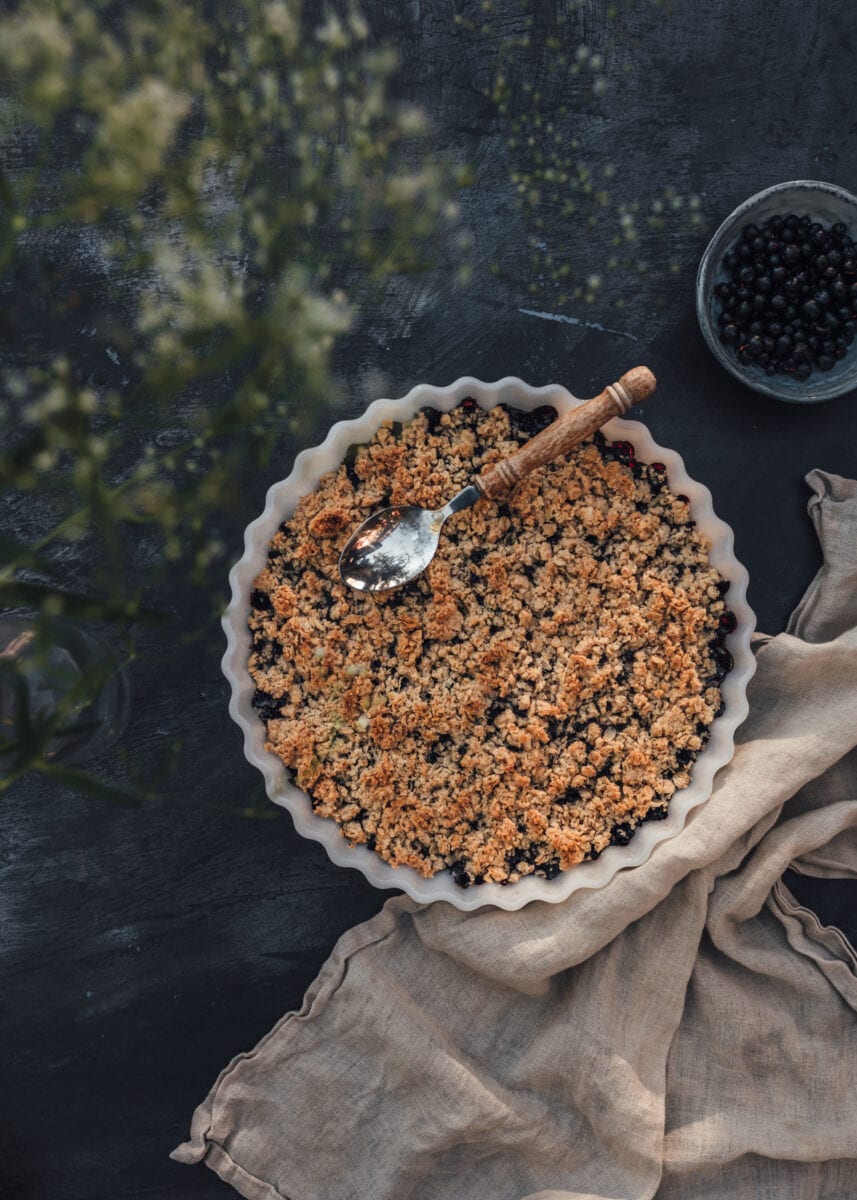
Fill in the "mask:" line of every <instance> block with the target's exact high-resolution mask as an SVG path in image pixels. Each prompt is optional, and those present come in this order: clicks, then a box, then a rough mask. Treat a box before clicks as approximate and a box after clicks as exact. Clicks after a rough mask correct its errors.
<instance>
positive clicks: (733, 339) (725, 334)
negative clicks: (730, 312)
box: [720, 323, 738, 346]
mask: <svg viewBox="0 0 857 1200" xmlns="http://www.w3.org/2000/svg"><path fill="white" fill-rule="evenodd" d="M720 340H721V342H725V343H726V345H727V346H734V345H736V344H737V342H738V330H737V328H736V327H735V326H734V325H733V324H731V323H730V324H729V325H724V326H723V328H722V329H721V330H720Z"/></svg>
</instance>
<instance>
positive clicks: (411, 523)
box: [339, 487, 481, 592]
mask: <svg viewBox="0 0 857 1200" xmlns="http://www.w3.org/2000/svg"><path fill="white" fill-rule="evenodd" d="M480 495H481V493H480V492H479V491H478V490H477V488H475V487H466V488H464V490H463V491H461V492H459V493H458V495H457V496H455V497H453V499H452V500H450V502H449V503H448V504H445V505H444V506H443V508H437V509H431V508H420V507H419V506H418V505H416V504H392V505H389V506H388V507H387V508H379V509H378V511H377V512H374V513H373V514H372V516H371V517H368V518H367V519H366V520H365V521H364V522H363V524H362V525H360V526H359V528H358V529H357V530H355V532H354V533H353V534H352V535H351V537H350V538H349V539H348V542H347V543H346V544H345V547H344V549H343V551H342V553H341V554H340V556H339V573H340V575H341V576H342V578H343V580H344V581H345V583H347V584H348V586H349V587H352V588H354V589H355V591H358V592H385V591H388V590H389V589H391V588H397V587H402V585H403V584H405V583H410V582H411V580H412V579H416V578H417V576H418V575H421V574H422V573H423V571H424V570H425V569H426V567H427V566H428V565H429V563H430V562H431V560H432V559H433V558H434V555H435V551H436V550H437V547H438V543H439V541H440V531H441V529H442V528H443V523H444V521H445V520H446V518H447V517H449V516H452V514H453V513H455V512H459V511H460V509H462V508H467V507H468V506H469V505H471V504H474V503H475V502H476V501H477V500H478V499H479V497H480Z"/></svg>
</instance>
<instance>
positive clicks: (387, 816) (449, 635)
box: [249, 401, 731, 886]
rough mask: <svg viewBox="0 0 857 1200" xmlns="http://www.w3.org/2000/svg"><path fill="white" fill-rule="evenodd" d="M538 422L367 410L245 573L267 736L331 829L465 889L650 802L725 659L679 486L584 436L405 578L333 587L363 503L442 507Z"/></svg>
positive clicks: (701, 546) (451, 532)
mask: <svg viewBox="0 0 857 1200" xmlns="http://www.w3.org/2000/svg"><path fill="white" fill-rule="evenodd" d="M554 416H555V413H554V411H553V410H552V409H548V410H537V412H536V413H534V414H528V413H522V412H518V411H516V410H514V409H511V410H510V409H507V408H506V407H505V406H500V407H497V408H494V409H492V410H491V411H490V412H484V411H483V410H482V409H480V408H479V407H478V406H476V405H474V404H473V402H472V401H470V402H467V401H465V403H464V405H463V406H459V408H457V409H456V410H455V411H454V412H452V413H449V414H445V415H441V414H439V413H438V412H436V411H434V410H423V412H421V413H420V414H419V415H418V416H417V417H415V418H414V420H412V421H410V422H408V423H407V424H406V425H405V426H404V427H402V426H400V425H394V424H393V423H392V422H387V423H386V424H385V425H384V426H382V428H381V429H380V430H379V432H378V433H377V434H376V435H375V436H374V437H373V438H372V440H371V441H370V442H369V443H368V444H367V445H365V446H361V447H359V448H356V449H354V448H353V450H352V454H351V455H350V456H349V459H348V460H347V461H346V463H344V464H343V465H342V466H340V467H339V468H338V469H337V470H336V471H331V472H329V473H328V474H327V475H325V476H324V477H323V478H322V480H321V481H320V483H319V485H318V487H317V488H316V490H315V491H314V492H313V493H312V494H311V495H308V496H305V497H304V498H303V499H302V500H301V502H300V504H299V505H298V508H297V511H296V512H295V514H294V515H293V516H292V517H291V518H290V519H289V520H288V521H286V522H284V523H283V524H282V525H281V526H280V529H279V531H278V532H277V534H276V535H275V536H274V538H273V541H272V542H271V545H270V548H269V554H268V565H267V567H266V569H265V570H264V571H262V573H261V574H260V575H259V576H258V578H257V579H256V580H255V585H254V586H255V591H254V592H253V596H252V609H251V613H250V618H249V624H250V629H251V630H252V635H253V650H252V653H251V655H250V662H249V666H250V673H251V675H252V677H253V680H254V682H255V684H256V688H257V691H256V695H255V697H254V701H253V703H254V705H255V706H256V708H257V709H258V711H259V714H260V716H261V717H262V719H264V720H265V721H266V723H267V731H268V743H267V745H268V748H269V749H270V750H272V751H273V752H274V753H275V754H277V755H279V757H280V758H281V759H282V760H283V762H284V763H285V764H286V765H287V766H288V767H289V768H291V770H292V772H293V773H294V777H295V782H296V783H297V785H298V786H299V787H301V788H303V790H304V791H306V792H308V793H309V795H310V796H311V799H312V805H313V809H314V810H315V812H316V813H317V814H318V815H319V816H322V817H328V818H331V819H332V820H335V821H337V822H338V823H339V825H340V827H341V831H342V833H343V835H344V837H346V838H347V839H348V841H349V842H350V843H352V844H354V843H365V844H366V845H368V846H369V848H370V849H373V850H375V851H376V852H377V853H378V854H379V855H380V856H381V857H382V858H383V859H385V860H386V861H387V862H389V863H393V864H400V863H403V864H407V865H408V866H411V867H413V868H414V869H415V870H416V871H418V872H419V873H420V874H421V875H433V874H435V873H436V872H438V871H442V870H445V869H451V870H452V873H453V878H454V879H455V881H456V882H457V883H458V884H460V885H461V886H467V885H468V884H469V883H481V882H483V881H487V880H494V881H496V882H499V883H506V882H515V881H517V880H518V879H519V878H521V877H522V876H524V875H529V874H532V873H533V872H535V873H538V874H542V875H547V876H548V878H551V877H553V876H554V875H555V874H556V873H557V872H558V871H560V870H566V869H567V868H569V867H573V866H574V865H575V864H576V863H579V862H582V861H583V860H584V859H588V858H595V857H597V856H598V855H599V854H600V853H601V851H602V850H603V849H604V848H605V847H606V846H608V845H610V844H611V842H613V843H619V844H624V843H625V842H627V841H629V840H630V838H631V836H632V834H633V832H634V829H635V827H636V826H637V825H638V824H639V822H640V821H642V820H646V819H652V818H659V817H663V816H665V815H666V811H667V804H668V802H669V798H670V796H672V794H673V792H674V791H675V790H676V789H677V788H682V787H685V786H686V785H687V783H688V782H689V771H690V767H691V764H692V762H693V759H694V758H695V757H696V754H697V752H698V751H699V750H700V749H701V748H702V746H703V744H704V743H705V741H706V740H707V737H708V726H709V725H710V723H711V721H712V720H713V719H714V717H715V715H716V714H717V712H718V709H719V707H720V704H721V700H720V690H719V683H720V681H721V680H722V678H723V676H724V675H725V673H726V671H727V670H728V669H729V667H730V665H731V660H730V658H729V654H728V651H727V650H726V649H725V647H724V646H723V644H722V637H721V636H720V635H721V634H722V633H723V632H724V631H728V628H729V622H730V614H725V613H724V603H723V599H722V596H723V593H724V591H725V590H726V587H727V586H728V585H727V584H725V583H724V582H723V581H722V580H721V577H720V575H719V574H718V572H717V571H716V570H714V569H713V568H712V567H710V566H709V565H708V561H707V552H708V545H707V543H706V541H705V539H704V538H703V537H702V536H701V535H700V534H699V533H698V532H697V530H696V528H695V527H694V524H693V522H692V521H691V520H690V518H689V510H688V505H687V502H686V500H685V499H684V498H682V497H677V496H674V495H672V494H671V493H670V492H669V491H668V489H667V487H666V480H665V474H664V472H663V468H662V467H660V465H659V464H649V465H647V466H645V465H642V464H636V463H635V462H634V460H633V455H632V451H631V448H630V447H629V446H627V444H623V443H617V444H614V446H609V445H607V444H606V443H605V442H604V439H603V437H601V435H600V434H597V435H596V436H595V438H594V439H592V440H590V441H588V442H586V443H584V444H582V445H581V446H579V447H578V448H577V449H575V450H574V451H573V452H572V454H571V455H570V456H569V457H568V458H567V459H565V460H563V461H560V462H556V463H552V464H550V465H549V466H547V467H545V468H544V469H542V470H540V471H538V472H537V473H536V474H535V475H533V476H531V477H529V478H528V479H526V480H524V481H523V482H522V483H521V484H520V485H519V487H518V488H517V489H516V491H515V492H514V494H513V495H512V496H511V497H510V498H509V499H508V501H507V502H505V503H499V504H498V503H496V502H487V501H480V503H479V504H477V505H476V506H475V507H474V508H470V509H468V510H466V511H465V512H462V513H460V514H458V515H457V516H455V517H453V518H452V519H451V520H450V521H449V522H448V523H447V525H446V526H445V528H444V533H443V536H442V538H441V544H440V549H439V551H438V553H437V556H436V558H435V560H434V561H433V562H432V564H431V565H430V567H429V568H428V570H427V572H426V573H425V575H424V576H423V577H422V578H421V579H419V580H417V581H415V583H413V584H411V585H408V586H407V587H405V588H402V589H400V590H398V591H396V592H390V593H386V594H376V595H371V594H365V593H363V594H360V593H356V592H353V591H351V590H350V589H349V588H348V587H346V586H345V585H344V584H343V583H342V582H341V580H340V578H339V573H338V556H339V552H340V550H341V548H342V546H343V544H344V542H345V541H346V540H347V537H348V536H349V534H350V532H351V531H352V530H353V529H354V527H355V526H356V525H357V524H359V522H360V521H361V520H363V519H364V517H366V516H368V514H369V513H371V512H373V511H374V510H375V509H376V508H378V507H380V506H382V505H384V504H399V503H411V504H420V505H426V506H431V507H437V506H439V505H441V504H443V503H444V502H445V501H446V500H448V499H449V498H450V497H451V496H453V495H454V494H455V492H456V491H458V490H459V489H460V488H462V487H464V486H466V485H467V484H468V483H469V482H470V481H471V479H472V476H473V475H474V473H478V472H479V471H480V470H481V469H482V468H484V467H486V466H488V465H489V464H490V463H492V462H495V461H496V460H497V459H499V458H501V457H503V456H505V455H507V454H509V453H510V452H512V451H513V450H514V449H515V448H516V446H517V445H518V444H520V442H522V441H525V440H526V438H527V437H529V436H531V435H532V433H533V432H535V431H536V430H537V429H538V428H539V427H541V426H542V425H544V424H545V423H546V422H547V420H549V419H552V418H553V417H554Z"/></svg>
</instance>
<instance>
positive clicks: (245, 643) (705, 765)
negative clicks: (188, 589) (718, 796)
mask: <svg viewBox="0 0 857 1200" xmlns="http://www.w3.org/2000/svg"><path fill="white" fill-rule="evenodd" d="M467 397H472V398H473V399H475V400H476V401H477V402H478V403H479V405H480V406H481V407H482V408H484V409H490V408H493V407H494V406H495V405H496V404H509V405H512V406H513V407H515V408H519V409H524V410H527V411H529V410H532V409H534V408H538V407H539V406H541V405H552V406H553V407H554V408H555V409H556V410H557V412H558V413H559V414H562V413H564V412H566V411H568V409H570V408H572V407H574V406H576V405H578V404H581V403H582V401H581V400H579V399H577V398H576V397H574V396H572V395H571V393H570V392H568V391H567V390H566V389H565V388H562V387H559V386H558V385H554V384H551V385H548V386H546V387H539V388H536V387H531V386H530V385H529V384H526V383H524V382H523V380H520V379H516V378H514V377H506V378H505V379H501V380H499V381H498V382H496V383H483V382H481V381H480V380H478V379H473V378H471V377H469V376H465V377H463V378H461V379H457V380H456V381H455V383H452V384H450V385H449V386H448V387H433V386H431V385H429V384H419V385H418V386H417V387H415V388H412V389H411V391H410V392H408V394H407V395H406V396H404V397H402V398H401V399H400V400H376V401H375V402H374V403H373V404H371V405H370V406H369V408H368V409H367V410H366V412H365V413H364V414H363V415H362V416H361V417H359V418H357V419H355V420H352V421H340V422H338V423H337V424H335V425H334V426H333V427H332V429H331V430H330V432H329V434H328V435H327V437H326V438H325V440H324V442H322V444H321V445H320V446H315V447H313V448H312V449H308V450H304V451H302V452H301V453H300V454H299V455H298V456H297V458H296V459H295V464H294V469H293V470H292V472H291V474H290V475H289V476H288V478H287V479H284V480H282V481H281V482H280V483H276V484H274V485H273V486H272V487H271V488H269V490H268V494H267V497H266V503H265V509H264V511H263V512H262V514H261V515H260V516H259V517H257V518H256V520H255V521H253V522H251V524H250V525H248V527H247V529H246V530H245V534H244V554H243V555H242V557H241V559H240V560H239V561H238V562H237V563H236V564H235V566H234V567H233V568H232V570H231V572H230V575H229V580H230V584H231V591H232V598H231V601H230V604H229V606H228V608H227V610H226V612H225V613H224V616H223V628H224V630H225V633H226V640H227V648H226V653H225V654H224V656H223V663H222V665H223V671H224V674H225V675H226V678H227V679H228V680H229V684H230V687H231V690H232V695H231V699H230V703H229V712H230V714H231V716H232V718H233V719H234V720H235V722H236V723H237V724H238V725H239V727H240V728H241V730H242V734H243V738H244V754H245V756H246V757H247V759H248V760H249V761H250V762H251V763H253V765H254V766H256V767H258V768H259V770H260V771H261V772H262V775H263V777H264V779H265V787H266V790H267V793H268V796H269V797H270V799H271V800H272V801H273V802H274V803H275V804H278V805H280V806H282V807H284V808H287V809H288V810H289V812H290V813H291V816H292V819H293V821H294V823H295V828H296V829H297V831H298V833H300V834H302V835H303V836H304V837H308V838H312V839H313V840H314V841H317V842H320V843H321V844H322V846H323V847H324V848H325V850H326V852H327V854H328V855H329V857H330V858H331V859H332V860H333V862H335V863H337V864H338V865H340V866H344V867H353V868H355V869H356V870H359V871H362V872H363V874H364V875H365V876H366V878H367V879H368V880H369V882H370V883H372V884H374V885H375V886H376V887H379V888H398V889H401V890H402V891H404V892H406V893H407V894H408V895H409V896H411V897H413V898H414V899H415V900H418V901H421V902H424V903H428V902H431V901H436V900H445V901H447V902H449V903H450V904H453V905H454V906H455V907H456V908H459V909H463V910H473V909H477V908H481V907H483V906H485V905H494V906H496V907H498V908H503V909H507V910H514V909H519V908H522V907H523V906H524V905H525V904H529V903H531V902H532V901H534V900H542V901H546V902H548V903H558V902H560V901H561V900H565V899H566V898H567V897H568V896H570V895H571V894H572V893H573V892H575V891H577V890H578V889H579V888H601V887H605V886H606V885H607V884H609V882H610V881H611V879H613V878H614V876H615V875H616V873H617V872H618V871H621V870H625V869H627V868H630V867H635V866H639V865H640V864H641V863H643V862H645V861H646V860H647V859H648V858H649V857H650V856H651V854H652V852H653V851H654V849H655V847H656V846H657V845H658V844H659V843H661V842H664V841H667V840H668V839H670V838H673V837H675V836H676V835H677V834H679V833H680V832H681V830H682V829H683V827H684V824H685V821H686V820H687V816H688V813H690V811H691V810H692V809H694V808H696V807H697V806H698V805H700V804H703V803H705V801H706V800H707V799H708V798H709V797H710V795H711V792H712V788H713V784H714V776H715V774H716V772H717V771H718V770H719V769H720V768H721V767H723V766H725V765H726V763H728V762H729V761H730V759H731V758H732V754H733V751H734V737H735V731H736V729H737V728H738V726H739V725H740V724H741V722H742V721H743V720H744V718H745V717H746V715H747V711H748V706H747V698H746V692H747V684H748V682H749V680H750V678H751V677H752V675H753V672H754V670H755V659H754V657H753V654H752V651H751V649H750V638H751V635H752V633H753V630H754V628H755V617H754V615H753V612H752V610H751V609H750V607H749V605H748V603H747V584H748V576H747V572H746V570H745V568H744V567H743V566H742V565H741V564H740V563H739V562H738V561H737V559H736V558H735V554H734V549H733V536H732V530H731V529H730V527H729V526H728V525H727V524H725V522H723V521H721V520H720V519H719V518H718V517H717V516H716V515H715V513H714V506H713V503H712V498H711V493H710V492H709V490H708V488H706V487H705V486H704V485H703V484H700V483H697V482H696V481H695V480H693V479H691V478H690V476H689V475H688V474H687V471H686V469H685V466H684V463H683V461H682V459H681V456H680V455H679V454H677V453H676V452H675V451H674V450H669V449H666V448H665V447H663V446H660V445H658V444H657V443H656V442H655V441H654V439H653V438H652V436H651V434H650V433H649V431H648V429H647V428H646V426H645V425H643V424H641V423H640V422H638V421H626V420H622V419H619V418H615V419H613V420H611V421H609V422H608V423H607V424H606V425H604V426H603V430H602V431H603V433H604V435H605V437H607V438H608V439H609V440H622V441H627V442H631V443H632V445H633V446H634V450H635V454H636V457H637V459H638V460H639V461H640V462H662V463H664V465H665V466H666V469H667V481H668V486H669V488H670V490H671V491H673V492H675V493H678V494H681V495H684V496H687V497H688V500H689V506H690V512H691V515H692V517H693V519H694V520H695V521H696V524H697V527H698V529H699V531H700V532H701V533H703V534H704V535H705V536H706V537H707V538H708V540H709V542H710V543H711V551H710V554H709V561H710V562H711V565H712V566H714V567H716V569H717V570H718V571H719V572H720V574H721V575H722V576H723V578H724V579H728V580H729V583H730V588H729V592H728V605H729V609H730V610H731V612H733V613H734V615H735V618H736V621H737V625H736V628H735V630H734V631H733V632H732V633H731V634H730V635H729V636H728V638H727V639H726V646H727V648H728V649H729V652H730V653H731V655H732V658H733V661H734V666H733V669H732V670H731V671H730V672H729V674H728V675H727V676H726V678H725V679H724V680H723V682H722V683H721V685H720V691H721V695H722V698H723V701H724V704H725V707H724V711H723V713H722V715H721V716H719V717H717V718H716V719H715V720H714V721H713V723H712V724H711V726H710V738H709V741H708V743H707V744H706V745H705V747H704V748H703V749H702V750H701V751H700V753H699V755H698V757H697V759H696V761H695V763H694V765H693V769H692V773H691V779H690V783H689V785H688V786H687V787H685V788H683V789H681V790H679V791H677V792H675V794H674V795H673V796H672V798H671V800H670V802H669V812H668V816H667V817H666V818H665V819H664V820H662V821H657V822H652V821H649V822H643V823H642V824H641V825H639V826H638V827H637V829H636V831H635V836H634V838H633V839H632V841H630V842H629V843H628V844H627V845H625V846H610V847H608V848H607V849H606V850H604V851H603V853H602V854H601V856H600V857H599V858H598V859H596V860H595V861H590V862H583V863H580V864H578V865H577V866H574V867H572V868H570V869H569V870H566V871H561V872H560V873H559V874H558V875H557V876H556V877H555V878H553V879H545V878H544V877H542V876H535V875H529V876H525V877H524V878H522V879H520V880H519V881H518V882H516V883H510V884H507V885H501V884H498V883H483V884H479V885H475V886H472V887H470V888H467V889H466V890H463V889H461V888H459V887H457V886H456V885H455V884H454V883H453V880H452V875H451V874H450V872H448V871H444V872H441V873H440V874H438V875H435V876H433V877H431V878H429V879H426V878H423V877H422V876H421V875H418V874H417V872H416V871H414V870H413V869H412V868H410V867H404V866H399V867H393V866H390V864H388V863H386V862H385V861H384V860H383V859H382V858H380V857H379V856H378V855H377V854H376V853H375V852H374V851H372V850H369V849H367V848H366V847H365V846H362V845H358V846H350V845H349V844H348V842H347V841H346V840H345V838H344V837H343V836H342V834H341V832H340V827H339V825H338V824H337V823H336V822H335V821H333V820H330V819H327V818H324V817H319V816H317V815H316V814H315V813H314V812H313V809H312V805H311V802H310V799H309V796H308V795H307V794H306V793H305V792H303V791H302V790H301V789H299V788H298V787H296V786H295V785H294V783H292V782H291V779H290V772H289V771H288V769H287V768H286V767H285V766H284V764H283V763H282V762H281V760H280V759H279V758H278V757H277V756H276V755H275V754H273V753H272V752H270V751H268V750H266V749H265V742H266V728H265V723H264V721H263V720H262V719H261V718H260V717H259V716H258V715H257V713H256V710H255V709H254V708H253V706H252V699H253V694H254V692H255V684H254V682H253V680H252V678H251V676H250V673H249V670H248V666H247V663H248V659H249V656H250V650H251V637H250V630H249V628H248V625H247V618H248V615H249V612H250V594H251V592H252V590H253V581H254V579H255V578H256V576H257V575H258V574H259V573H260V572H261V571H262V570H263V569H264V567H265V566H266V563H267V551H268V545H269V543H270V541H271V539H272V538H273V536H274V534H275V533H276V532H277V528H278V526H279V525H280V523H281V522H282V521H284V520H287V519H288V518H289V517H290V516H291V515H292V514H293V512H294V510H295V508H296V507H297V504H298V501H299V500H300V498H301V497H302V496H304V495H306V494H307V493H309V492H311V491H313V490H314V489H315V487H316V486H317V485H318V482H319V480H320V479H321V477H322V476H323V475H324V474H326V473H327V472H328V471H331V470H334V469H335V468H337V467H338V466H339V465H340V464H341V463H342V462H343V461H344V459H345V457H346V454H347V452H348V449H349V447H350V446H352V445H354V444H355V443H358V444H359V443H364V442H368V441H369V439H370V438H371V437H372V436H373V435H374V434H375V433H376V432H377V431H378V429H379V428H380V426H381V424H382V422H383V421H386V420H394V421H400V422H402V423H404V422H406V421H408V420H410V419H411V418H412V417H414V416H415V415H416V414H417V412H418V411H419V409H420V408H422V407H424V406H429V407H433V408H437V409H440V410H441V411H444V412H448V411H450V410H451V409H453V408H454V407H455V406H456V405H457V404H459V403H460V402H461V401H462V400H464V399H465V398H467Z"/></svg>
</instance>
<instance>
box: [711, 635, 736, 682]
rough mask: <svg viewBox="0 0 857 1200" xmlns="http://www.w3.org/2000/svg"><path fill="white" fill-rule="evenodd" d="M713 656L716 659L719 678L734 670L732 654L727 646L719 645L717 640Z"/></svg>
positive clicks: (715, 667) (715, 668) (715, 669)
mask: <svg viewBox="0 0 857 1200" xmlns="http://www.w3.org/2000/svg"><path fill="white" fill-rule="evenodd" d="M712 657H713V659H714V671H715V674H716V676H717V678H718V680H720V679H723V678H724V677H725V676H726V675H728V674H729V672H730V671H731V670H732V668H733V666H734V665H735V663H734V661H733V658H732V655H731V654H730V653H729V651H728V650H727V649H726V647H725V646H721V645H718V644H717V643H716V642H715V644H714V647H713V653H712Z"/></svg>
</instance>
